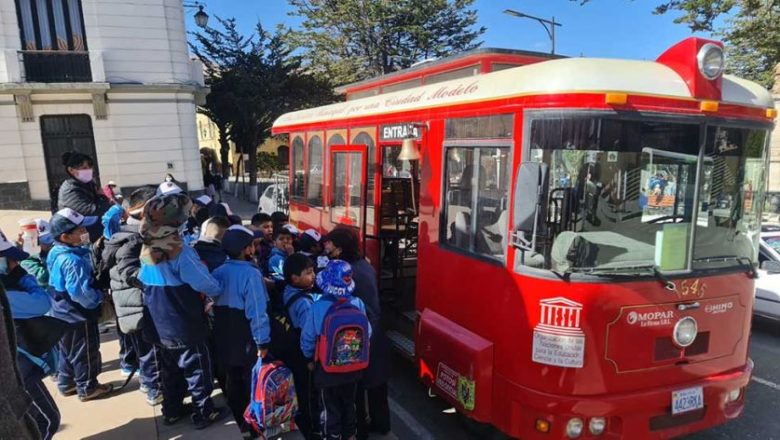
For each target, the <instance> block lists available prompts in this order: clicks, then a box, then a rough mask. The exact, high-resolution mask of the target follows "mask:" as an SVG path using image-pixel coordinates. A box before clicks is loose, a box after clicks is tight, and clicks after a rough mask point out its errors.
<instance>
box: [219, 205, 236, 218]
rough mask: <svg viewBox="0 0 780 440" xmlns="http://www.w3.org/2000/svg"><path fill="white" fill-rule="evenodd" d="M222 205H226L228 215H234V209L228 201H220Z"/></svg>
mask: <svg viewBox="0 0 780 440" xmlns="http://www.w3.org/2000/svg"><path fill="white" fill-rule="evenodd" d="M220 205H222V206H224V207H225V212H227V215H228V216H231V215H233V211H232V210H231V209H230V205H228V204H227V203H225V202H222V203H220Z"/></svg>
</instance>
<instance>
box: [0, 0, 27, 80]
mask: <svg viewBox="0 0 780 440" xmlns="http://www.w3.org/2000/svg"><path fill="white" fill-rule="evenodd" d="M21 47H22V42H21V40H20V38H19V26H18V24H17V20H16V4H15V3H14V0H0V83H4V82H8V81H14V80H18V78H14V76H16V75H10V76H9V73H13V72H18V70H19V68H18V64H19V61H18V55H17V51H18V50H19V49H20V48H21Z"/></svg>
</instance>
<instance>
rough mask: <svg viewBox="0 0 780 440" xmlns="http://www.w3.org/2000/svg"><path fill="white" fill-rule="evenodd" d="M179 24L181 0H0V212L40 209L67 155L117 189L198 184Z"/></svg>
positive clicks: (196, 94) (194, 90)
mask: <svg viewBox="0 0 780 440" xmlns="http://www.w3.org/2000/svg"><path fill="white" fill-rule="evenodd" d="M187 19H191V18H190V17H189V16H187ZM184 20H185V13H184V9H183V6H182V2H181V0H0V208H9V207H14V208H19V207H25V208H31V207H36V208H48V207H49V205H50V201H51V200H52V198H53V195H56V191H57V189H58V187H59V185H60V183H61V182H62V180H63V179H64V178H65V171H64V169H63V167H62V165H61V161H60V157H61V155H62V153H63V152H65V151H68V150H79V151H82V152H85V153H87V154H90V155H92V156H93V157H94V158H95V159H96V162H97V164H96V165H97V169H98V172H99V176H100V178H101V180H103V181H104V182H105V181H108V180H114V181H115V182H117V183H118V184H119V186H120V187H121V188H122V190H123V192H124V193H127V192H128V191H130V190H132V189H133V188H135V187H138V186H140V185H145V184H156V183H159V182H161V181H162V180H163V178H164V175H165V174H166V173H172V174H173V175H174V177H175V178H176V179H177V180H179V181H180V182H182V183H183V184H184V185H186V186H187V187H188V188H189V189H190V190H199V189H202V186H203V184H202V174H201V166H200V156H199V153H198V139H197V130H196V124H195V108H196V105H197V103H198V101H199V100H202V99H203V98H204V97H205V93H207V89H206V88H205V87H204V85H203V73H202V66H201V65H200V63H199V62H198V61H193V60H191V59H190V57H189V54H188V49H187V41H186V34H185V26H184Z"/></svg>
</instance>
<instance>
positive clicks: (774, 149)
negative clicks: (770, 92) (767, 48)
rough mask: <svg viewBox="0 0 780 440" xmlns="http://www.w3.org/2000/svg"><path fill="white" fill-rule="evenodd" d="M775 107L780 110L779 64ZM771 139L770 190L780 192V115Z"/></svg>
mask: <svg viewBox="0 0 780 440" xmlns="http://www.w3.org/2000/svg"><path fill="white" fill-rule="evenodd" d="M777 78H778V79H777V81H778V83H777V86H776V89H777V92H778V93H777V94H776V95H775V108H776V109H777V111H778V112H780V65H778V76H777ZM771 137H772V139H771V140H770V141H769V187H768V188H767V189H768V191H769V192H773V193H780V117H778V118H777V119H775V131H774V132H772V134H771Z"/></svg>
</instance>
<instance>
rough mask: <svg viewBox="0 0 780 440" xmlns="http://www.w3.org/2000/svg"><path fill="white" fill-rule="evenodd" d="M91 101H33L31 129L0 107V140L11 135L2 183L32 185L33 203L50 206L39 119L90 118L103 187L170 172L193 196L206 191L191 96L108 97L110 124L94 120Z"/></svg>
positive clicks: (151, 180) (152, 180)
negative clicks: (62, 117) (197, 192)
mask: <svg viewBox="0 0 780 440" xmlns="http://www.w3.org/2000/svg"><path fill="white" fill-rule="evenodd" d="M150 95H151V96H150ZM0 96H2V95H0ZM53 98H56V99H53ZM89 99H90V96H89V95H62V96H61V97H59V96H54V95H33V111H34V113H35V119H36V121H35V122H29V123H22V122H19V120H18V118H17V117H16V111H15V107H14V106H10V105H0V136H3V137H5V135H6V134H8V135H9V137H8V139H9V141H8V142H9V143H10V144H11V145H10V146H2V151H0V176H2V177H3V178H2V179H0V180H2V181H12V180H11V177H12V176H13V177H14V178H15V179H14V180H28V182H29V186H30V193H31V196H32V198H33V199H35V200H47V199H48V198H49V189H48V180H47V175H46V167H45V163H44V160H43V159H44V158H43V144H42V141H41V132H40V117H41V116H43V115H57V114H86V115H89V116H90V117H91V118H92V128H93V132H94V137H95V146H96V150H97V160H98V164H99V166H100V174H101V177H102V180H103V181H104V182H105V181H108V180H114V181H116V182H117V184H118V185H119V186H120V187H122V186H140V185H147V184H158V183H160V182H162V180H163V178H164V176H165V173H168V172H171V173H173V175H174V176H176V179H177V180H180V181H186V182H187V185H188V187H189V189H190V190H199V189H203V183H202V176H201V172H200V155H199V153H198V148H197V139H195V133H196V132H195V105H194V103H193V98H192V95H191V94H188V93H178V94H177V93H154V94H146V93H138V94H129V93H109V95H108V100H109V102H110V104H109V107H108V109H109V118H108V120H96V119H95V118H94V114H93V108H92V104H91V103H90V102H89ZM58 100H61V101H62V102H56V101H58ZM154 101H157V102H154ZM0 102H2V101H0ZM190 133H191V135H190ZM14 134H16V135H17V137H16V138H14V137H13V136H14ZM2 143H4V139H3V138H0V145H1V144H2ZM14 145H16V148H15V149H14ZM168 162H171V163H173V165H174V169H173V170H168V168H167V163H168ZM6 176H8V177H6Z"/></svg>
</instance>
